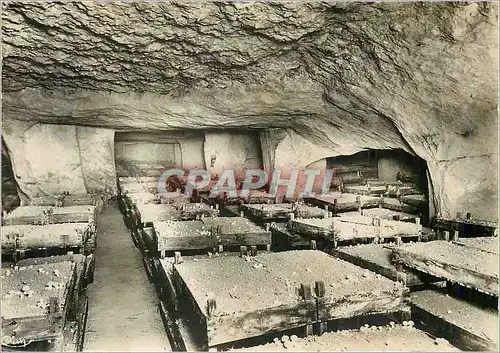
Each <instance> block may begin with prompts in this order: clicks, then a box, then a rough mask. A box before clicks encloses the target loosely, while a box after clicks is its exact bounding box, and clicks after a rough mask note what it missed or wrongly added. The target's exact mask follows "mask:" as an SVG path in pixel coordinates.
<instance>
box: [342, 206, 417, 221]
mask: <svg viewBox="0 0 500 353" xmlns="http://www.w3.org/2000/svg"><path fill="white" fill-rule="evenodd" d="M338 215H339V216H340V217H341V218H347V217H357V216H360V215H363V216H366V217H372V218H375V217H378V218H380V219H388V220H393V219H394V218H399V220H400V221H412V222H415V218H417V217H418V215H414V214H410V213H406V212H398V211H393V210H389V209H387V208H379V207H377V208H369V209H366V210H361V213H360V212H359V211H350V212H344V213H339V214H338Z"/></svg>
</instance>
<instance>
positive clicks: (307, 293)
mask: <svg viewBox="0 0 500 353" xmlns="http://www.w3.org/2000/svg"><path fill="white" fill-rule="evenodd" d="M300 295H301V296H302V299H303V300H311V297H312V294H311V286H310V285H308V284H304V283H301V285H300Z"/></svg>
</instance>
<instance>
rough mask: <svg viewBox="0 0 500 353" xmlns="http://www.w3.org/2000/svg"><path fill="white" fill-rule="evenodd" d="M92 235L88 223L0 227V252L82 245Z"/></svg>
mask: <svg viewBox="0 0 500 353" xmlns="http://www.w3.org/2000/svg"><path fill="white" fill-rule="evenodd" d="M92 236H93V234H92V229H91V226H90V225H89V223H63V224H47V225H40V226H38V225H14V226H4V227H2V253H6V252H12V251H15V250H20V249H23V250H24V249H39V248H64V247H82V246H84V244H85V243H86V242H87V241H88V240H89V239H90V238H91V237H92Z"/></svg>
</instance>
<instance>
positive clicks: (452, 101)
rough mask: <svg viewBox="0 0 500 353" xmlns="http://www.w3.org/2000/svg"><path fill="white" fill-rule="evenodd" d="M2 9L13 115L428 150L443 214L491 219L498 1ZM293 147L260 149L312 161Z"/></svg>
mask: <svg viewBox="0 0 500 353" xmlns="http://www.w3.org/2000/svg"><path fill="white" fill-rule="evenodd" d="M3 10H4V11H3V15H2V17H3V18H2V19H3V24H2V32H3V33H2V34H3V41H4V43H3V73H2V83H3V93H4V104H3V116H4V119H7V120H21V121H22V120H24V121H37V122H45V123H58V124H66V125H68V124H72V125H88V126H98V127H105V128H112V129H158V130H171V129H205V128H228V127H234V128H241V127H245V128H255V129H273V128H279V129H285V130H286V132H285V134H288V136H296V137H293V139H295V140H300V139H304V140H306V141H307V142H306V144H307V146H309V147H305V148H308V149H315V150H316V149H317V150H319V151H331V156H335V155H341V154H353V153H356V152H358V151H360V150H364V149H369V148H375V149H395V148H398V149H403V150H405V151H407V152H409V153H412V154H415V155H418V156H419V157H421V158H423V159H424V160H425V161H426V162H427V164H428V168H429V175H430V179H431V187H432V190H433V195H431V196H432V203H433V205H434V206H435V207H436V210H437V212H439V213H441V214H442V215H444V216H448V215H454V214H455V212H457V211H461V212H471V213H472V214H473V215H474V216H477V217H480V218H489V219H496V217H497V201H498V197H497V180H498V178H497V165H498V163H497V159H498V148H497V144H498V137H497V129H498V116H497V88H498V84H497V78H498V67H497V63H498V25H497V23H498V5H497V4H496V3H369V4H364V3H333V2H311V3H305V2H297V3H290V2H286V3H285V2H271V3H265V2H259V3H250V2H245V3H224V2H204V3H196V2H187V3H186V2H174V1H172V2H154V3H140V4H136V3H119V2H116V3H104V2H103V3H101V4H98V3H74V2H71V3H65V4H60V3H50V2H46V3H24V2H10V3H7V4H6V5H4V8H3ZM270 131H274V130H270ZM268 142H269V141H268ZM270 143H271V142H270ZM285 143H288V142H287V141H285ZM271 144H274V145H276V146H277V145H278V144H279V142H273V143H271ZM278 147H279V146H278ZM283 148H285V149H286V148H288V147H286V146H285V145H282V147H281V149H282V151H283ZM288 149H290V148H288ZM299 150H300V153H301V154H304V152H303V149H297V151H299ZM297 151H295V152H294V151H290V153H289V154H287V153H283V152H279V151H278V152H279V153H277V155H278V156H279V155H282V156H287V157H283V158H285V159H284V160H283V161H282V162H280V161H279V160H276V158H275V157H276V156H266V155H264V156H263V157H264V161H266V159H268V160H270V158H271V157H272V158H273V159H274V163H282V164H283V163H285V162H284V161H285V160H286V159H289V157H290V156H291V160H294V161H300V163H302V164H304V163H309V164H310V163H312V162H315V161H316V160H317V159H316V160H311V161H304V160H303V159H304V157H303V156H302V155H297V154H296V152H297ZM269 153H270V154H272V155H274V154H275V152H274V151H272V152H269ZM328 153H330V152H328ZM315 154H318V159H320V158H323V157H324V156H322V154H323V153H322V152H321V153H317V151H316V152H314V153H311V155H315ZM300 163H299V164H300ZM306 165H307V164H305V165H302V167H305V166H306Z"/></svg>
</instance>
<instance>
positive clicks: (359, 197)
mask: <svg viewBox="0 0 500 353" xmlns="http://www.w3.org/2000/svg"><path fill="white" fill-rule="evenodd" d="M356 203H357V204H358V211H359V212H361V196H356Z"/></svg>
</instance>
